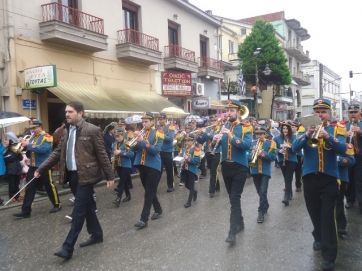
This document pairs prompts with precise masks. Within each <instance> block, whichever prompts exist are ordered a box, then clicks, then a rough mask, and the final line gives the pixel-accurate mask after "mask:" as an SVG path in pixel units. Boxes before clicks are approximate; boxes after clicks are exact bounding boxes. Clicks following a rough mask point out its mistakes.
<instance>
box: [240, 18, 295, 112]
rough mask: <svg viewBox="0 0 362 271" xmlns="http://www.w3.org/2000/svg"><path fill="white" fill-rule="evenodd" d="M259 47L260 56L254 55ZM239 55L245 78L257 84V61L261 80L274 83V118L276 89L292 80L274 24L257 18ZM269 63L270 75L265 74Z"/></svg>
mask: <svg viewBox="0 0 362 271" xmlns="http://www.w3.org/2000/svg"><path fill="white" fill-rule="evenodd" d="M257 48H261V51H260V54H259V55H258V56H255V55H254V52H255V51H256V50H257ZM238 57H239V58H240V59H241V61H242V64H241V67H242V70H243V75H244V80H245V81H246V82H248V83H251V84H256V78H255V62H256V63H257V70H258V77H259V79H260V81H259V82H262V83H264V84H274V85H276V86H275V87H273V98H272V104H271V110H270V111H271V113H270V118H272V112H273V104H274V99H275V94H276V89H279V88H280V85H289V84H290V83H291V81H292V78H291V76H290V71H289V68H288V66H287V61H288V60H287V58H286V57H285V55H284V52H283V48H282V47H281V45H280V43H279V40H278V39H277V38H276V36H275V29H274V27H273V25H272V24H270V23H268V22H265V21H263V20H257V21H256V22H255V23H254V25H253V30H252V31H251V33H250V35H249V36H247V37H246V38H245V40H244V42H243V43H242V44H241V45H240V47H239V51H238ZM266 64H269V68H270V69H271V70H272V73H271V74H270V75H264V73H263V71H264V69H265V65H266Z"/></svg>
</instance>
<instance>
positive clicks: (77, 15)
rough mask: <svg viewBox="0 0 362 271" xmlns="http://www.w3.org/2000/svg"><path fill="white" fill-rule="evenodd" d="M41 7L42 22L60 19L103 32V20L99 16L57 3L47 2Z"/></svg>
mask: <svg viewBox="0 0 362 271" xmlns="http://www.w3.org/2000/svg"><path fill="white" fill-rule="evenodd" d="M41 7H42V13H43V22H48V21H60V22H63V23H67V24H71V25H75V26H78V27H81V28H83V29H86V30H89V31H93V32H96V33H99V34H104V21H103V19H101V18H98V17H95V16H92V15H90V14H87V13H84V12H81V11H79V10H77V9H74V8H71V7H68V6H64V5H62V4H59V3H49V4H45V5H42V6H41Z"/></svg>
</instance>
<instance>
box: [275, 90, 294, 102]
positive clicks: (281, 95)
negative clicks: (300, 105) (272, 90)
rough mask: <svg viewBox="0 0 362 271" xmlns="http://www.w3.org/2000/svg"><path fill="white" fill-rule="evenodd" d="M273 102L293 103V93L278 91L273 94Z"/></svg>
mask: <svg viewBox="0 0 362 271" xmlns="http://www.w3.org/2000/svg"><path fill="white" fill-rule="evenodd" d="M275 101H280V102H286V103H292V102H293V92H292V91H288V90H279V91H277V93H276V94H275Z"/></svg>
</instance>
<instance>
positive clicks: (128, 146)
mask: <svg viewBox="0 0 362 271" xmlns="http://www.w3.org/2000/svg"><path fill="white" fill-rule="evenodd" d="M145 133H146V129H145V127H143V128H142V130H141V131H140V132H139V134H138V135H137V136H135V137H133V138H132V139H131V140H130V141H128V142H127V143H126V144H125V145H126V151H129V150H130V149H132V148H133V147H134V146H136V145H137V144H138V142H137V138H138V137H139V136H144V135H145Z"/></svg>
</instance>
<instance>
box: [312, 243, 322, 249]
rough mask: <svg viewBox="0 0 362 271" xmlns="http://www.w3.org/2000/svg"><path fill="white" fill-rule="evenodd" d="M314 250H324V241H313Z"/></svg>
mask: <svg viewBox="0 0 362 271" xmlns="http://www.w3.org/2000/svg"><path fill="white" fill-rule="evenodd" d="M313 250H315V251H319V250H322V243H321V242H317V241H314V242H313Z"/></svg>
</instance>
